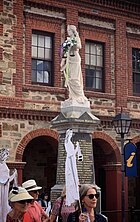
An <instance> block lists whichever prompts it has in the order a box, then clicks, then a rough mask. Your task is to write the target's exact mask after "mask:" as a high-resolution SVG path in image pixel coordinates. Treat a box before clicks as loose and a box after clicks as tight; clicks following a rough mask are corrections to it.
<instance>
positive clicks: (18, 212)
mask: <svg viewBox="0 0 140 222" xmlns="http://www.w3.org/2000/svg"><path fill="white" fill-rule="evenodd" d="M32 200H33V197H32V196H31V195H30V194H29V193H28V192H27V191H26V189H24V188H23V187H13V189H12V190H11V191H10V195H9V202H10V205H11V207H12V210H11V211H10V212H9V213H8V214H7V219H6V222H27V220H25V218H24V215H25V213H26V211H27V208H28V204H29V202H31V201H32ZM28 222H30V221H29V220H28Z"/></svg>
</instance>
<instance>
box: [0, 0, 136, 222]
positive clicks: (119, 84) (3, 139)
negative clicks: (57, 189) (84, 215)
mask: <svg viewBox="0 0 140 222" xmlns="http://www.w3.org/2000/svg"><path fill="white" fill-rule="evenodd" d="M139 20H140V4H139V2H138V1H129V0H127V1H125V0H124V1H123V0H120V1H117V0H114V1H112V0H94V1H93V0H77V1H73V0H59V1H58V0H54V1H51V0H1V1H0V117H1V124H0V147H7V148H9V149H10V158H9V160H8V165H9V167H10V168H11V169H12V168H17V170H18V180H19V183H21V182H22V181H23V180H25V179H28V178H31V177H34V178H35V179H36V180H37V182H38V184H42V185H43V187H47V188H48V189H49V190H50V188H51V187H52V186H54V185H55V183H56V172H57V153H58V139H59V135H58V133H57V131H55V130H54V129H51V128H50V126H51V120H52V119H53V118H54V117H56V116H57V115H58V114H59V112H60V103H61V101H64V100H65V99H66V98H67V95H68V92H67V89H65V88H64V87H63V85H64V83H63V82H64V77H63V75H62V74H61V72H60V55H59V54H60V53H59V52H60V46H61V44H62V42H63V41H64V39H65V37H66V27H67V25H68V24H73V25H76V26H77V27H78V31H79V34H80V37H81V41H82V49H81V51H80V55H81V58H82V73H83V78H84V90H85V95H86V96H87V97H88V98H89V100H90V104H91V110H92V113H93V114H94V115H95V116H97V117H98V118H99V119H100V120H101V124H100V125H99V126H98V127H97V128H96V130H94V131H93V134H92V141H93V154H94V165H95V172H96V175H95V177H96V183H97V185H98V186H100V187H101V190H102V209H103V210H108V211H111V210H120V209H121V153H120V138H118V136H116V133H115V131H114V129H112V124H111V121H112V119H113V117H114V116H115V115H116V114H117V113H118V112H120V111H121V108H122V109H123V111H124V112H126V113H129V115H130V117H131V118H132V126H131V130H130V133H129V135H127V136H128V138H131V139H132V142H134V143H135V144H136V145H137V154H138V155H137V158H138V161H140V157H139V156H140V120H139V118H140V112H139V108H140V76H139V75H140V24H139ZM89 158H90V155H89ZM58 167H59V166H58ZM87 167H88V166H87ZM89 167H90V166H89ZM138 168H139V170H140V164H138ZM81 182H86V181H81ZM139 187H140V177H139V176H138V177H137V178H129V179H128V178H126V186H125V188H126V207H132V206H134V207H136V208H137V209H140V198H139V196H140V191H139ZM114 215H115V218H116V219H115V220H114V219H111V217H112V218H113V216H114ZM114 215H113V216H112V215H111V214H110V215H109V217H110V221H112V222H119V221H120V214H119V213H118V214H117V213H116V214H114Z"/></svg>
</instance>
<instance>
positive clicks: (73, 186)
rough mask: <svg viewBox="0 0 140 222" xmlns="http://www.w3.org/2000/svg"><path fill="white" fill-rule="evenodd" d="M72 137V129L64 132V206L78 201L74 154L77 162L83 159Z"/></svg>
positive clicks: (77, 144)
mask: <svg viewBox="0 0 140 222" xmlns="http://www.w3.org/2000/svg"><path fill="white" fill-rule="evenodd" d="M72 135H73V131H72V129H68V130H67V131H66V137H65V150H66V153H67V156H66V162H65V183H66V205H68V206H70V205H71V204H72V203H74V202H75V201H76V200H79V187H78V185H79V179H78V172H77V166H76V154H77V153H78V157H79V160H80V161H81V160H82V159H83V155H82V154H81V150H80V146H79V142H77V143H76V148H74V144H73V143H72V141H71V138H72Z"/></svg>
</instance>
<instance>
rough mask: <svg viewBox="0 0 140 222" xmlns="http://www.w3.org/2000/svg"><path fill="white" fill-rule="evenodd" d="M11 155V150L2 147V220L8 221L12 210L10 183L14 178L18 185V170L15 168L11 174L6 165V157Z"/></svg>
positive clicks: (0, 177)
mask: <svg viewBox="0 0 140 222" xmlns="http://www.w3.org/2000/svg"><path fill="white" fill-rule="evenodd" d="M8 156H9V150H8V149H5V148H2V149H0V221H1V222H6V216H7V213H8V212H9V211H10V209H11V208H10V206H9V204H8V193H9V184H10V182H11V181H12V180H13V179H14V186H17V181H16V176H17V171H16V170H14V172H13V174H12V175H10V172H9V171H10V170H9V168H8V167H7V165H6V162H5V161H6V159H7V158H8Z"/></svg>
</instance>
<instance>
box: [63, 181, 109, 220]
mask: <svg viewBox="0 0 140 222" xmlns="http://www.w3.org/2000/svg"><path fill="white" fill-rule="evenodd" d="M79 192H80V202H81V207H80V208H81V209H80V208H79V206H78V210H76V211H75V212H74V213H70V215H69V217H68V220H67V222H107V221H108V220H107V217H105V216H104V215H103V214H100V213H96V211H95V208H96V205H97V199H98V197H99V194H98V193H97V189H96V186H94V185H90V184H84V185H82V186H81V188H80V190H79Z"/></svg>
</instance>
